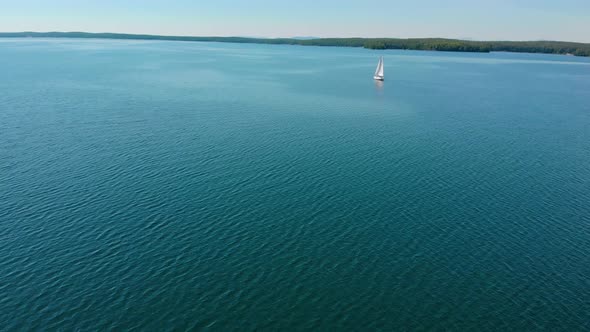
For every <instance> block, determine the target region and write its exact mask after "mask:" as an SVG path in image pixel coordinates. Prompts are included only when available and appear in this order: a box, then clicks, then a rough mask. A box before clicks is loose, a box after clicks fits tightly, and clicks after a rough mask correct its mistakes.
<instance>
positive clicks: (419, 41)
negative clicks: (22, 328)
mask: <svg viewBox="0 0 590 332" xmlns="http://www.w3.org/2000/svg"><path fill="white" fill-rule="evenodd" d="M28 37H33V38H101V39H127V40H170V41H191V42H223V43H247V44H274V45H302V46H341V47H363V48H368V49H378V50H386V49H397V50H421V51H449V52H478V53H489V52H516V53H543V54H562V55H575V56H584V57H590V43H576V42H563V41H473V40H460V39H445V38H408V39H402V38H314V39H298V38H248V37H190V36H162V35H144V34H126V33H90V32H0V38H28Z"/></svg>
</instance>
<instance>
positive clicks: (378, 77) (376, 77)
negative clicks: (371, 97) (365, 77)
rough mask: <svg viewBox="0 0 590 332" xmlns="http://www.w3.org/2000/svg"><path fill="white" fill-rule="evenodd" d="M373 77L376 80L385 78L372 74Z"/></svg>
mask: <svg viewBox="0 0 590 332" xmlns="http://www.w3.org/2000/svg"><path fill="white" fill-rule="evenodd" d="M373 79H374V80H376V81H383V80H385V78H384V77H383V76H373Z"/></svg>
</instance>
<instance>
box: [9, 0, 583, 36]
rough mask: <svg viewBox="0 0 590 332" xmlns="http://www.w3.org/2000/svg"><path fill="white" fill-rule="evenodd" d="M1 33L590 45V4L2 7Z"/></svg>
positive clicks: (250, 2) (478, 0) (58, 2)
mask: <svg viewBox="0 0 590 332" xmlns="http://www.w3.org/2000/svg"><path fill="white" fill-rule="evenodd" d="M0 31H2V32H12V31H88V32H126V33H149V34H163V35H192V36H256V37H293V36H317V37H401V38H408V37H447V38H471V39H482V40H490V39H496V40H499V39H502V40H539V39H545V40H567V41H581V42H590V0H551V1H550V0H446V1H442V0H440V1H439V0H414V1H411V0H405V1H398V0H355V1H352V0H274V1H273V0H244V1H236V0H215V1H202V0H192V1H190V0H167V1H155V0H51V1H49V0H18V1H17V0H14V1H12V0H0Z"/></svg>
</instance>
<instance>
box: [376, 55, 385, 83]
mask: <svg viewBox="0 0 590 332" xmlns="http://www.w3.org/2000/svg"><path fill="white" fill-rule="evenodd" d="M383 77H384V75H383V57H380V58H379V63H378V64H377V69H376V70H375V79H378V78H380V79H383Z"/></svg>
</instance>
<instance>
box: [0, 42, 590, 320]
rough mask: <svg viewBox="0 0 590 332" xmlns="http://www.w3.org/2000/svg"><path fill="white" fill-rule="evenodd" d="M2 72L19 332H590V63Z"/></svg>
mask: <svg viewBox="0 0 590 332" xmlns="http://www.w3.org/2000/svg"><path fill="white" fill-rule="evenodd" d="M379 55H383V56H384V58H385V74H386V81H385V82H384V83H383V84H382V85H378V84H376V83H374V82H373V80H372V75H373V71H374V68H375V66H376V64H377V59H378V56H379ZM0 60H1V61H0V143H1V144H0V170H1V171H0V257H1V258H0V271H1V273H0V330H58V329H59V330H82V331H94V330H107V329H112V330H130V329H137V330H154V331H163V330H173V329H174V330H188V329H204V328H208V329H211V330H220V331H227V330H233V329H239V330H305V329H311V330H327V329H330V330H387V331H391V330H515V331H520V330H540V329H547V330H564V331H572V330H584V329H590V279H589V276H590V59H585V58H574V57H566V56H554V55H528V54H503V53H495V54H494V53H493V54H466V53H432V52H419V51H415V52H413V51H385V52H379V51H370V50H364V49H354V48H329V47H325V48H321V47H297V46H271V45H239V44H220V43H182V42H138V41H107V40H31V39H20V40H19V39H12V40H10V39H6V40H0Z"/></svg>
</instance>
